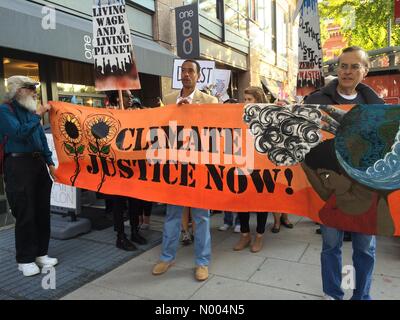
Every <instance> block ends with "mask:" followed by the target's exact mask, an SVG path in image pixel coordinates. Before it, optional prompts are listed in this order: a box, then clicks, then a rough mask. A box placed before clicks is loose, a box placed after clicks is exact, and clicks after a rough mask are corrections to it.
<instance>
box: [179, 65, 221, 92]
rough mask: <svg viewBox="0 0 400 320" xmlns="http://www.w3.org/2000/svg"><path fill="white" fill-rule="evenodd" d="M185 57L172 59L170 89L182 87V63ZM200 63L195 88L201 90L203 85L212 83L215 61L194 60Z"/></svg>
mask: <svg viewBox="0 0 400 320" xmlns="http://www.w3.org/2000/svg"><path fill="white" fill-rule="evenodd" d="M184 61H185V59H175V60H174V71H173V75H172V89H182V79H181V72H182V64H183V62H184ZM196 61H197V62H198V63H199V64H200V78H199V80H198V81H197V85H196V88H197V89H199V90H202V89H203V88H204V87H207V86H210V85H212V84H213V83H214V70H215V61H208V60H196Z"/></svg>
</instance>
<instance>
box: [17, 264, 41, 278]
mask: <svg viewBox="0 0 400 320" xmlns="http://www.w3.org/2000/svg"><path fill="white" fill-rule="evenodd" d="M18 270H19V271H22V274H23V275H24V276H25V277H30V276H34V275H35V274H38V273H40V269H39V267H38V266H37V264H36V263H34V262H31V263H18Z"/></svg>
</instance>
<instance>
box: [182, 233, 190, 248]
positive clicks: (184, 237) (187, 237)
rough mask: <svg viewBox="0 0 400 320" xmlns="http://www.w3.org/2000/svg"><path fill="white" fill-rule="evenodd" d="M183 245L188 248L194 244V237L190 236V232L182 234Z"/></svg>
mask: <svg viewBox="0 0 400 320" xmlns="http://www.w3.org/2000/svg"><path fill="white" fill-rule="evenodd" d="M181 241H182V243H183V245H184V246H188V245H190V244H191V243H192V237H191V236H190V233H189V232H183V233H182V240H181Z"/></svg>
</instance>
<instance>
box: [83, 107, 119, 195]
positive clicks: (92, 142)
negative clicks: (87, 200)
mask: <svg viewBox="0 0 400 320" xmlns="http://www.w3.org/2000/svg"><path fill="white" fill-rule="evenodd" d="M120 126H121V124H120V122H119V121H118V120H115V119H114V118H113V117H111V116H110V115H106V114H94V115H91V116H89V117H87V118H86V121H85V124H84V133H85V136H86V138H87V139H88V142H89V147H88V151H89V153H90V154H94V155H96V156H98V157H99V158H104V159H105V160H107V159H109V158H110V157H112V150H111V141H112V140H113V139H114V138H115V136H116V135H117V133H118V131H119V128H120ZM104 181H105V174H104V170H103V171H102V174H101V181H100V183H99V185H98V187H97V192H99V191H100V190H101V187H102V186H103V183H104Z"/></svg>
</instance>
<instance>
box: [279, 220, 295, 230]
mask: <svg viewBox="0 0 400 320" xmlns="http://www.w3.org/2000/svg"><path fill="white" fill-rule="evenodd" d="M281 225H284V226H285V227H286V228H288V229H293V223H290V222H289V220H285V219H283V217H281Z"/></svg>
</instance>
